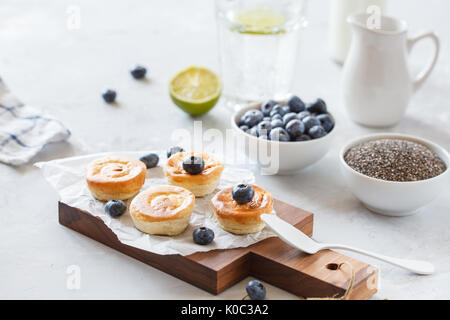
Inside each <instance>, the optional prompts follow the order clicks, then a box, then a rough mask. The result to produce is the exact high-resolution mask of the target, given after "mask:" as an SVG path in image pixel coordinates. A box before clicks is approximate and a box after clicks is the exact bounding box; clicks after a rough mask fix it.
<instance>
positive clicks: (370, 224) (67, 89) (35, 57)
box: [0, 0, 450, 299]
mask: <svg viewBox="0 0 450 320" xmlns="http://www.w3.org/2000/svg"><path fill="white" fill-rule="evenodd" d="M388 2H389V9H388V11H389V13H390V14H391V15H395V16H397V17H401V18H404V19H406V20H407V21H408V23H409V25H410V28H411V29H412V31H413V32H414V31H419V30H422V29H433V30H435V31H436V32H437V33H438V35H439V36H440V38H441V41H442V54H441V57H440V60H439V62H438V65H437V67H436V70H435V72H434V74H433V75H432V76H431V78H430V79H429V81H428V82H427V83H426V85H425V86H424V87H423V88H422V90H420V92H418V93H417V95H416V96H415V97H414V99H413V101H412V103H411V106H410V108H409V110H408V113H407V115H406V117H405V119H404V120H403V121H402V122H401V123H400V124H399V125H398V126H397V127H395V128H392V129H390V130H389V131H396V132H403V133H409V134H414V135H418V136H422V137H424V138H427V139H431V140H433V141H435V142H436V143H438V144H441V145H442V146H444V147H446V148H447V149H448V150H450V105H449V89H450V60H449V59H450V54H449V52H450V44H449V39H450V20H449V19H448V12H449V11H450V3H449V1H447V0H432V1H431V0H414V1H411V0H409V1H407V0H396V1H388ZM70 5H76V6H79V7H80V9H81V29H80V30H74V31H69V30H67V28H66V10H67V8H68V6H70ZM328 7H329V2H328V1H326V0H314V1H310V7H309V14H308V15H309V21H310V25H309V28H308V29H307V30H306V31H305V35H304V38H303V46H302V54H301V57H300V58H301V60H300V63H299V66H298V78H297V82H296V85H295V88H296V90H295V92H297V93H298V94H299V95H300V96H301V97H302V98H305V99H306V100H310V99H314V98H316V97H318V96H320V97H322V98H324V99H325V100H326V101H327V102H328V104H329V106H330V109H331V111H332V112H334V114H335V116H336V117H337V121H338V128H337V130H339V134H338V137H337V142H336V143H335V145H334V147H333V149H332V150H331V151H330V153H329V154H328V155H327V157H326V158H324V159H323V160H322V161H320V162H319V163H317V165H315V166H314V167H311V168H310V169H308V170H306V171H304V172H302V173H301V174H299V175H297V176H291V177H260V176H257V183H258V184H260V185H261V186H263V187H265V188H267V189H269V190H270V191H271V192H272V193H273V194H274V196H275V197H277V198H279V199H281V200H284V201H287V202H290V203H292V204H294V205H297V206H300V207H303V208H305V209H307V210H310V211H312V212H314V213H316V216H315V238H317V239H319V240H324V241H337V242H342V243H348V244H355V245H359V246H361V247H364V248H366V249H371V250H374V251H379V252H383V253H385V254H388V255H393V256H401V257H405V258H407V257H410V258H423V259H428V260H430V261H432V262H434V263H435V264H436V267H437V274H436V275H433V276H431V277H419V276H414V275H411V274H409V273H407V272H404V271H402V270H399V269H396V268H393V267H390V266H388V265H386V264H381V263H378V262H376V261H373V260H371V259H367V258H363V257H361V259H363V260H364V261H367V262H369V263H375V264H377V265H379V266H380V268H381V288H380V292H379V294H378V295H377V296H376V297H375V298H389V299H409V298H415V299H430V298H437V299H443V298H446V299H450V195H449V188H448V187H447V189H446V190H445V191H444V192H443V195H442V196H441V197H440V198H439V199H438V200H436V201H435V202H433V203H432V204H431V205H429V206H428V207H426V208H425V209H423V210H422V212H421V213H420V214H419V215H416V216H412V217H407V218H397V219H393V218H386V217H381V216H378V215H375V214H373V213H370V212H369V211H367V210H366V209H365V208H363V207H362V206H361V204H360V203H359V202H358V201H357V200H356V199H355V198H354V197H353V196H352V195H351V194H350V193H349V191H348V190H347V189H346V188H345V185H344V183H343V181H342V179H341V177H340V173H339V171H338V162H337V154H338V150H339V148H340V147H341V146H342V144H343V143H344V142H345V141H346V140H348V139H349V138H352V137H354V136H357V135H360V134H365V133H368V132H373V131H374V130H369V129H366V128H362V127H358V126H357V125H354V124H352V123H350V122H349V120H348V118H347V116H346V115H345V113H344V110H343V107H342V99H341V91H340V75H341V72H340V71H341V69H340V67H338V66H336V65H335V64H334V63H332V62H331V61H330V60H329V59H328V57H327V43H326V37H327V19H328ZM215 36H216V33H215V22H214V11H213V1H211V0H195V1H194V0H190V1H175V0H170V1H169V0H165V1H156V0H152V1H144V0H141V1H137V0H132V1H120V2H119V1H106V0H96V1H88V0H84V1H82V0H70V1H67V0H64V1H58V2H56V1H51V0H41V1H39V2H38V1H24V0H3V1H2V3H1V6H0V76H1V77H2V78H3V79H4V80H5V82H7V83H8V84H9V86H10V88H11V89H12V91H13V92H14V93H15V94H16V95H17V96H18V97H20V99H22V100H23V101H25V102H26V103H29V104H33V105H35V106H37V107H40V108H42V109H44V110H46V111H48V112H50V113H51V114H53V115H54V116H56V117H57V118H59V119H60V120H61V121H63V122H64V123H65V124H66V125H67V126H68V127H69V128H70V129H71V130H72V133H73V138H72V139H71V140H70V143H67V144H60V145H54V146H51V147H48V148H47V149H46V151H45V152H44V153H42V154H41V155H40V156H39V157H38V158H37V159H36V161H38V160H39V161H43V160H50V159H53V158H57V157H64V156H71V155H76V154H82V153H88V152H100V151H110V150H141V149H159V148H161V149H166V147H167V144H168V142H167V140H168V137H169V136H170V133H171V132H172V130H174V129H176V128H181V127H186V128H189V127H191V126H192V119H191V118H189V117H188V116H187V115H185V114H184V113H182V112H181V111H180V110H178V109H177V108H175V107H174V105H173V104H172V103H171V101H170V99H169V96H168V94H167V83H168V80H169V78H170V77H171V76H172V75H173V74H174V73H175V72H176V71H178V70H179V69H181V68H183V67H186V66H187V65H191V64H200V65H205V66H209V67H211V68H213V69H215V70H218V66H217V52H216V37H215ZM430 48H431V47H428V44H426V43H425V44H423V45H421V46H419V47H418V48H417V50H416V51H415V53H414V54H413V56H412V58H411V65H412V68H413V70H417V68H420V67H421V66H422V65H423V64H424V61H423V58H424V57H427V54H428V51H429V49H430ZM135 63H141V64H144V65H146V66H148V68H149V76H150V80H149V81H148V82H136V81H133V79H132V78H131V77H130V76H129V74H128V70H129V68H130V67H131V66H133V65H134V64H135ZM106 87H111V88H116V89H117V90H118V102H119V105H118V106H109V105H106V104H104V103H103V101H102V100H101V98H100V93H101V92H102V90H103V89H104V88H106ZM228 117H229V115H228V111H227V110H225V109H224V108H223V107H222V106H220V105H219V106H217V107H216V108H215V109H214V110H213V111H212V112H210V113H209V114H208V115H206V116H204V117H203V118H202V120H203V121H204V122H203V126H204V128H212V127H214V128H220V129H226V128H227V127H228V120H226V121H224V119H227V118H228ZM56 203H57V196H56V193H55V192H54V191H53V190H52V189H51V187H50V186H49V185H48V184H47V183H46V182H45V181H44V179H43V178H42V176H41V174H40V172H39V171H38V169H36V168H33V167H32V166H31V165H28V166H24V167H20V168H12V167H8V166H5V165H3V164H0V298H44V299H45V298H73V299H81V298H116V299H123V298H135V299H157V298H160V299H182V298H206V299H209V298H219V299H220V298H235V299H240V298H241V297H242V296H243V293H244V287H245V284H246V282H247V280H248V279H246V280H244V281H242V282H241V283H239V284H237V285H236V286H234V287H233V288H231V289H229V290H227V291H225V292H224V293H223V294H221V295H219V296H217V297H215V296H212V295H210V294H208V293H206V292H204V291H202V290H200V289H197V288H195V287H193V286H191V285H189V284H187V283H184V282H182V281H180V280H177V279H175V278H173V277H171V276H169V275H166V274H164V273H162V272H160V271H158V270H156V269H153V268H151V267H148V266H147V265H145V264H143V263H140V262H138V261H136V260H134V259H131V258H129V257H127V256H125V255H122V254H120V253H118V252H116V251H114V250H112V249H109V248H107V247H105V246H103V245H101V244H99V243H97V242H95V241H92V240H90V239H88V238H86V237H84V236H81V235H79V234H77V233H75V232H72V231H70V230H68V229H66V228H64V227H61V226H60V225H59V224H58V222H57V205H56ZM352 255H353V254H352ZM72 264H76V265H79V266H80V267H81V276H82V280H81V290H78V291H70V290H67V289H66V277H67V275H66V268H67V267H68V266H69V265H72ZM268 298H271V299H279V298H295V297H294V296H292V295H290V294H288V293H286V292H284V291H282V290H280V289H277V288H274V287H272V286H270V285H269V286H268Z"/></svg>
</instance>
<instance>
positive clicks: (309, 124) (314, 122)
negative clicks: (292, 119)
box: [302, 116, 320, 133]
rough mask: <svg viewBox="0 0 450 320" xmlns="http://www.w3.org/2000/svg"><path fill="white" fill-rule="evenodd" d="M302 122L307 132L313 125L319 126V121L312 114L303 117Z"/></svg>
mask: <svg viewBox="0 0 450 320" xmlns="http://www.w3.org/2000/svg"><path fill="white" fill-rule="evenodd" d="M302 121H303V123H304V124H305V132H306V133H309V130H310V129H311V128H312V127H314V126H320V121H319V120H317V118H316V117H314V116H307V117H306V118H304V119H303V120H302Z"/></svg>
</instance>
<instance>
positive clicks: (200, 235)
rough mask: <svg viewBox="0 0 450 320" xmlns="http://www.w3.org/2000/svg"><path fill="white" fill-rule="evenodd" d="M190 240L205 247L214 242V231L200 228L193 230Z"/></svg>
mask: <svg viewBox="0 0 450 320" xmlns="http://www.w3.org/2000/svg"><path fill="white" fill-rule="evenodd" d="M192 238H193V239H194V242H195V243H196V244H201V245H203V246H204V245H207V244H210V243H211V242H212V241H213V240H214V231H212V230H211V229H209V228H206V227H201V228H197V229H195V230H194V233H193V234H192Z"/></svg>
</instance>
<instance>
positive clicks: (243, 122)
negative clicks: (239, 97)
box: [238, 116, 245, 126]
mask: <svg viewBox="0 0 450 320" xmlns="http://www.w3.org/2000/svg"><path fill="white" fill-rule="evenodd" d="M238 125H239V126H244V125H245V118H244V116H242V117H241V118H240V119H239V123H238Z"/></svg>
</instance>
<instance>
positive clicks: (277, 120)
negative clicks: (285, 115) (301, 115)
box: [270, 118, 284, 129]
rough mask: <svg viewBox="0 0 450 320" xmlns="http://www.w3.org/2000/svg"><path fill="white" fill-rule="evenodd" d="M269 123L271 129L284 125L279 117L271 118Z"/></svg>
mask: <svg viewBox="0 0 450 320" xmlns="http://www.w3.org/2000/svg"><path fill="white" fill-rule="evenodd" d="M270 124H271V125H272V129H275V128H282V127H283V126H284V124H283V120H281V119H280V118H275V119H273V120H272V121H271V122H270Z"/></svg>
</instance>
